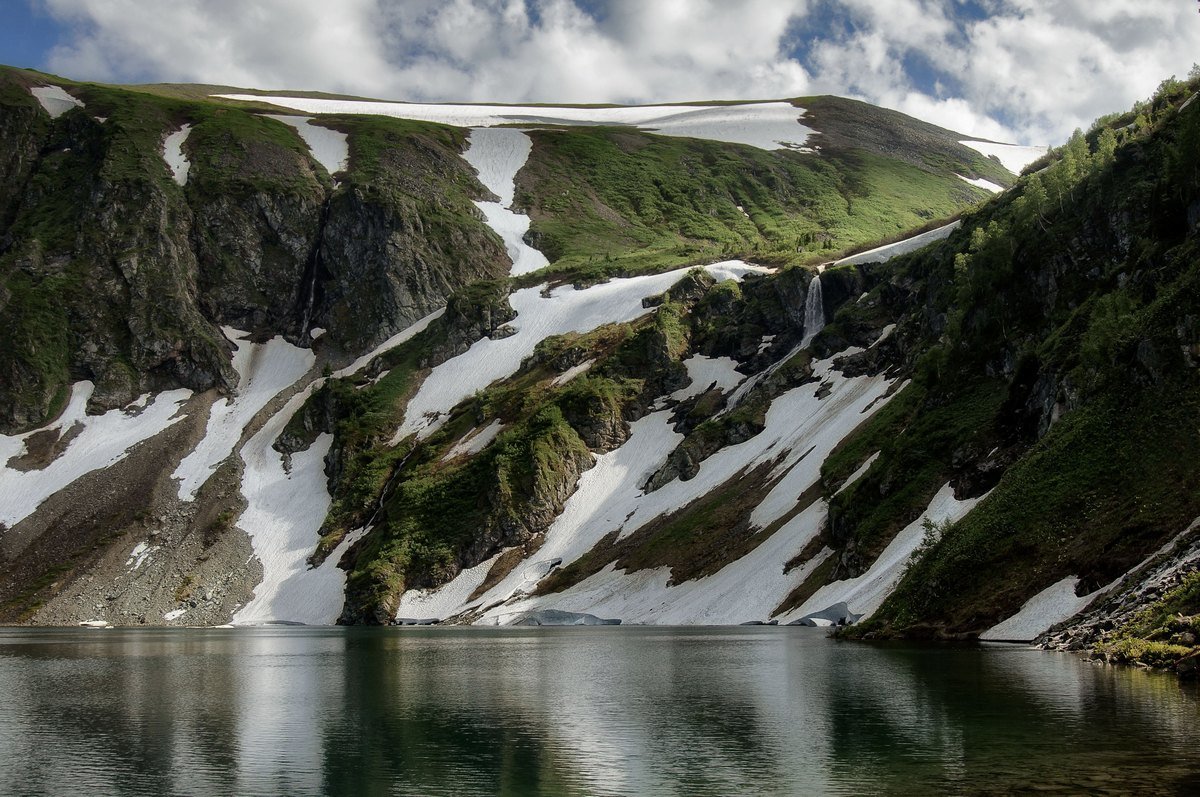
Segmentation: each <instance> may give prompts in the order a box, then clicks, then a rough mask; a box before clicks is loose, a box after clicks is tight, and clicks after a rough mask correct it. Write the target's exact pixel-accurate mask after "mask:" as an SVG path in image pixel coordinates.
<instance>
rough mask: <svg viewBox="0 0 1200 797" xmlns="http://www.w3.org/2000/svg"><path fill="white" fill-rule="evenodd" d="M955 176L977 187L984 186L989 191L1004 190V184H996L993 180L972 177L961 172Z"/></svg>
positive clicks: (995, 192)
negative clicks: (964, 175)
mask: <svg viewBox="0 0 1200 797" xmlns="http://www.w3.org/2000/svg"><path fill="white" fill-rule="evenodd" d="M954 176H955V177H957V178H958V179H960V180H962V181H963V182H964V183H970V184H971V185H973V186H975V187H976V188H982V189H983V190H984V191H988V192H990V193H993V194H999V193H1000V192H1002V191H1003V190H1004V186H1002V185H996V184H995V183H993V182H992V181H991V180H985V179H983V178H982V177H976V178H973V179H972V178H970V177H963V176H962V175H961V174H955V175H954Z"/></svg>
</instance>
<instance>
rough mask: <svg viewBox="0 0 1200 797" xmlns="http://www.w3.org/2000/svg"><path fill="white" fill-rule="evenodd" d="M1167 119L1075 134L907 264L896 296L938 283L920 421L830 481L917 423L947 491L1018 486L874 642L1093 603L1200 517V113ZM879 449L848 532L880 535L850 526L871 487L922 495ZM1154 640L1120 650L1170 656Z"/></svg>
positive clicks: (905, 434) (906, 587) (910, 588)
mask: <svg viewBox="0 0 1200 797" xmlns="http://www.w3.org/2000/svg"><path fill="white" fill-rule="evenodd" d="M1196 82H1197V84H1198V85H1196V86H1193V87H1191V89H1190V90H1189V92H1182V91H1178V90H1176V89H1172V92H1173V94H1172V95H1171V96H1174V97H1176V98H1177V99H1180V98H1183V97H1185V96H1189V93H1190V91H1195V90H1196V89H1197V88H1200V80H1197V81H1196ZM1155 108H1156V109H1157V110H1155V111H1154V113H1153V114H1152V115H1151V117H1150V118H1149V119H1148V121H1147V124H1146V125H1144V126H1142V125H1136V126H1135V127H1133V128H1129V129H1126V130H1122V131H1117V132H1113V133H1112V134H1106V133H1105V131H1106V130H1111V128H1107V127H1101V128H1100V129H1099V130H1093V132H1092V133H1090V134H1089V135H1087V136H1085V135H1083V134H1078V135H1076V136H1075V137H1073V138H1072V140H1071V141H1070V142H1068V144H1067V145H1065V146H1064V147H1063V148H1061V149H1060V150H1058V151H1057V152H1055V153H1054V154H1053V155H1052V156H1051V157H1050V158H1048V159H1047V162H1046V163H1045V164H1043V166H1044V168H1043V170H1042V171H1041V172H1038V173H1035V174H1028V175H1026V176H1025V177H1023V178H1022V179H1021V180H1020V182H1019V183H1018V185H1017V187H1016V189H1015V190H1014V191H1012V192H1010V193H1009V194H1008V195H1006V196H1004V197H1002V198H1000V199H999V200H998V201H997V202H994V203H992V204H991V205H989V206H987V207H985V208H982V209H980V210H979V211H976V212H974V213H971V214H968V216H967V217H966V218H965V220H964V226H963V229H962V230H961V231H959V232H958V233H957V234H956V235H955V236H953V237H952V238H951V239H950V240H949V241H948V243H947V245H945V246H942V247H937V248H935V249H933V250H931V251H930V252H929V253H926V254H925V255H923V256H910V257H908V258H905V259H902V260H898V261H896V262H895V265H894V268H893V275H892V277H891V283H892V285H896V284H898V283H900V282H902V281H904V280H917V281H920V286H923V287H920V286H919V287H917V288H916V290H915V291H914V293H915V295H917V296H923V294H922V293H921V291H922V290H926V289H927V290H929V294H927V296H928V297H930V299H929V304H928V305H926V306H925V307H924V308H923V309H922V310H920V311H918V314H917V315H916V316H915V317H914V318H913V319H911V320H910V321H909V323H910V324H912V325H913V326H912V327H911V329H910V331H918V332H920V333H921V334H924V335H925V340H926V345H925V347H924V353H923V354H921V355H920V356H917V355H916V354H915V353H914V354H911V355H910V357H911V358H912V361H913V363H914V387H915V388H916V389H919V390H921V391H922V392H923V393H924V397H923V398H922V399H921V402H920V406H919V408H918V409H917V410H916V414H915V415H914V416H913V417H912V418H911V420H907V421H897V419H896V418H895V417H889V414H888V411H887V410H885V411H884V412H882V413H881V414H880V415H879V416H877V418H876V421H875V422H873V423H872V424H871V425H868V427H867V428H865V429H864V430H862V431H861V434H860V439H855V440H852V441H851V442H850V443H849V444H848V445H847V446H846V447H845V448H844V449H843V452H840V456H839V455H835V456H834V457H831V460H830V462H829V463H827V465H826V469H825V473H826V476H827V477H826V480H825V483H826V485H827V486H836V484H837V483H838V481H837V480H838V479H839V478H841V476H842V474H844V473H846V472H847V470H848V469H851V468H852V466H853V465H854V464H855V463H857V462H860V461H861V460H862V459H863V458H865V456H866V455H867V454H869V453H870V451H871V449H872V448H873V447H874V446H875V445H878V444H879V443H881V442H884V441H885V440H886V439H887V438H888V436H889V434H890V433H889V431H888V429H889V427H890V428H893V429H896V428H902V429H903V431H902V432H900V433H898V434H896V435H895V437H894V442H893V443H892V444H891V445H892V449H893V450H892V452H891V454H890V457H891V458H892V459H893V460H894V459H895V458H896V456H897V455H901V456H904V457H907V458H908V459H909V460H910V461H913V462H919V461H921V459H920V457H921V456H924V455H932V456H931V458H930V459H929V460H927V462H928V465H929V467H930V469H931V470H940V473H938V474H937V478H939V479H944V478H946V477H948V476H953V477H954V479H955V480H956V481H957V483H959V484H960V486H963V487H965V488H967V489H971V490H974V491H975V492H976V494H977V493H978V492H979V491H981V490H983V489H986V488H987V487H988V486H990V484H991V483H995V482H996V477H997V476H999V472H1000V471H1001V470H1003V476H1002V477H1000V478H999V479H998V483H996V486H995V488H994V490H993V491H992V492H991V493H990V495H989V496H988V497H987V499H986V500H984V501H983V502H982V503H981V504H980V505H979V506H978V507H977V508H976V509H975V510H974V511H973V512H972V513H971V514H970V515H968V516H967V517H966V518H964V519H963V520H962V521H960V522H958V523H956V524H954V526H953V527H952V528H950V529H948V530H947V531H946V533H945V534H943V535H942V536H941V538H940V540H938V541H937V542H936V543H935V544H934V545H932V547H931V548H930V550H929V551H928V552H927V555H925V556H923V557H922V558H921V559H920V560H919V561H917V562H915V563H914V564H913V565H912V567H911V568H910V570H909V571H908V573H907V574H906V576H905V578H904V580H903V581H902V583H901V585H900V586H899V588H898V589H897V590H896V592H895V593H894V594H893V595H892V597H891V598H889V600H888V601H887V602H886V603H885V604H884V606H883V607H882V608H881V609H880V610H879V612H877V613H876V614H875V616H873V617H872V618H871V620H870V622H869V623H867V624H866V625H865V626H864V627H863V628H861V629H859V630H858V633H865V632H870V631H874V632H877V633H898V632H902V633H941V634H945V633H949V634H969V633H973V632H978V631H979V630H982V629H983V628H986V627H988V626H989V625H991V624H993V623H995V622H998V621H999V620H1001V619H1003V618H1004V617H1007V616H1009V615H1011V614H1012V613H1013V612H1015V611H1016V610H1017V609H1018V608H1019V607H1020V605H1021V604H1022V603H1023V602H1024V600H1025V599H1026V598H1028V597H1029V596H1030V595H1031V594H1033V593H1034V592H1036V591H1037V590H1040V589H1042V588H1044V587H1046V586H1049V585H1050V584H1052V583H1054V582H1056V581H1058V580H1060V579H1062V578H1063V577H1065V576H1068V575H1076V576H1079V577H1080V578H1081V580H1082V582H1083V583H1082V585H1081V589H1083V590H1089V589H1094V588H1096V587H1098V586H1101V585H1103V584H1106V583H1108V582H1109V581H1111V580H1112V579H1113V578H1114V577H1116V576H1118V575H1120V574H1121V573H1124V572H1125V571H1126V570H1127V569H1128V568H1129V567H1131V566H1132V565H1133V564H1135V563H1136V562H1138V561H1140V560H1141V558H1143V557H1144V556H1145V555H1146V554H1147V553H1148V552H1150V551H1152V550H1154V549H1155V548H1156V547H1157V546H1159V545H1161V544H1162V543H1163V541H1164V540H1166V539H1169V538H1170V536H1172V535H1173V534H1175V533H1177V532H1179V531H1180V530H1181V529H1182V528H1184V527H1186V526H1187V524H1188V523H1189V522H1191V520H1193V519H1194V518H1195V517H1197V516H1198V515H1200V498H1197V496H1198V495H1200V492H1198V489H1197V488H1200V429H1198V428H1197V426H1196V424H1195V422H1194V418H1195V417H1196V413H1197V411H1200V375H1198V373H1197V368H1196V363H1197V358H1196V356H1195V353H1196V351H1197V343H1200V335H1198V333H1200V330H1197V329H1196V324H1195V323H1194V322H1193V321H1189V319H1193V318H1195V317H1196V314H1197V313H1198V312H1200V304H1198V301H1200V299H1198V297H1200V269H1197V267H1196V263H1197V262H1200V258H1198V257H1197V254H1198V251H1197V243H1196V240H1195V236H1194V235H1191V236H1189V235H1188V229H1189V227H1188V222H1187V219H1188V212H1189V211H1188V208H1189V207H1194V206H1195V203H1196V202H1197V200H1198V199H1200V151H1198V150H1197V149H1196V143H1197V141H1198V138H1200V107H1198V106H1196V105H1195V104H1193V105H1192V106H1191V107H1189V108H1188V109H1186V110H1185V111H1183V112H1180V111H1179V110H1178V107H1177V106H1172V105H1170V104H1169V103H1168V104H1164V105H1161V106H1158V105H1156V106H1155ZM1114 142H1115V143H1114ZM942 319H944V321H942ZM989 374H990V375H993V376H988V377H987V378H984V377H985V375H989ZM1000 375H1002V377H1003V378H1002V380H998V379H997V378H996V376H1000ZM913 389H914V388H912V387H910V388H909V390H913ZM906 392H907V391H906ZM956 408H958V409H956ZM946 413H951V415H950V416H949V417H947V415H946ZM955 418H958V419H959V421H961V422H957V421H956V420H955ZM939 419H940V420H939ZM867 437H873V438H874V439H873V440H871V441H870V442H868V441H867ZM939 438H942V439H943V440H944V441H945V445H942V446H938V445H936V443H935V442H934V441H936V440H937V439H939ZM955 438H956V439H957V442H955ZM880 447H881V448H882V449H883V450H884V452H885V453H884V455H883V456H881V459H880V462H878V463H876V465H875V466H873V467H872V468H871V471H870V473H869V474H868V475H867V476H865V477H864V478H863V479H862V480H860V481H859V482H858V483H856V485H855V486H854V487H853V488H852V489H851V490H848V491H846V493H843V494H842V495H840V496H838V498H837V499H835V500H834V508H833V511H832V516H833V518H834V528H833V531H834V534H835V537H836V536H839V534H840V536H842V537H843V539H847V540H848V539H855V540H858V539H861V538H862V536H863V535H862V534H861V532H860V531H859V529H860V524H861V521H859V522H854V523H849V524H848V525H849V527H850V529H849V530H847V529H846V528H845V527H844V526H843V525H842V521H843V520H844V519H846V517H843V516H842V515H841V512H842V511H846V512H856V513H857V515H859V516H861V515H863V514H871V513H872V512H873V508H872V507H871V506H870V504H869V502H865V501H861V500H860V501H856V500H855V496H856V495H857V496H864V495H872V494H874V493H873V491H874V490H875V489H876V488H877V485H878V484H879V483H881V482H886V483H891V484H895V483H896V482H897V481H898V480H899V481H902V482H904V483H906V484H907V483H912V482H913V481H914V476H913V475H912V473H911V472H907V471H906V472H901V473H897V474H888V465H887V462H888V458H889V451H888V444H887V443H884V445H881V446H880ZM989 450H991V451H992V452H993V453H992V454H988V453H987V452H988V451H989ZM914 457H915V459H914ZM1005 468H1006V469H1005ZM885 474H886V475H885ZM985 476H986V477H987V478H984V477H985ZM930 478H931V479H932V478H933V477H932V476H931V477H930ZM915 481H917V482H919V481H921V479H920V478H916V479H915ZM908 489H912V488H908ZM926 489H928V488H926ZM887 500H888V499H887V498H885V499H884V501H887ZM839 501H840V503H841V506H840V507H839ZM918 503H919V502H918ZM846 504H851V505H853V506H851V507H846V506H845V505H846ZM853 517H854V515H848V518H850V519H853ZM868 528H869V525H868ZM868 536H869V535H868ZM1150 641H1151V642H1153V643H1155V644H1154V645H1150V646H1149V647H1146V646H1143V645H1142V643H1141V642H1136V643H1134V642H1129V643H1122V644H1125V645H1126V647H1127V648H1128V650H1127V651H1126V653H1127V654H1128V655H1129V656H1135V654H1136V656H1141V657H1143V658H1153V657H1154V656H1157V655H1159V654H1162V653H1163V651H1162V650H1161V649H1160V648H1159V647H1158V646H1157V644H1158V641H1157V640H1150ZM1134 648H1137V650H1136V651H1135V650H1134Z"/></svg>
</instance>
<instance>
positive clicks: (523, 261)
mask: <svg viewBox="0 0 1200 797" xmlns="http://www.w3.org/2000/svg"><path fill="white" fill-rule="evenodd" d="M532 149H533V142H532V141H530V140H529V136H527V135H525V134H524V133H522V132H521V131H520V130H514V129H512V128H507V127H497V128H477V129H475V130H472V131H471V138H470V146H468V147H467V151H466V152H464V153H463V158H464V159H465V160H466V161H467V163H469V164H471V165H472V166H474V167H475V170H476V171H478V172H479V182H481V183H483V185H484V186H485V187H487V189H488V190H489V191H491V192H492V193H493V194H495V195H496V196H498V197H500V201H499V202H476V203H475V206H476V207H478V208H479V209H480V210H481V211H483V217H484V219H485V220H486V222H487V225H488V226H489V227H491V228H492V229H493V230H494V231H495V232H496V234H497V235H499V236H500V240H502V241H504V248H505V249H506V250H507V251H508V256H509V258H510V259H511V260H512V263H513V265H512V273H513V274H528V273H529V272H530V271H537V270H538V269H539V268H543V267H545V266H547V265H549V264H550V261H549V260H547V259H546V256H545V255H543V254H542V253H541V252H539V251H538V250H536V249H534V248H533V247H532V246H530V245H529V244H527V243H525V233H527V232H529V217H528V216H526V215H525V214H523V213H514V212H513V211H511V210H509V206H511V205H512V203H513V194H514V193H515V192H516V184H515V182H514V181H515V180H516V177H517V172H519V171H520V170H521V167H522V166H524V165H525V161H526V160H528V159H529V153H530V151H531V150H532Z"/></svg>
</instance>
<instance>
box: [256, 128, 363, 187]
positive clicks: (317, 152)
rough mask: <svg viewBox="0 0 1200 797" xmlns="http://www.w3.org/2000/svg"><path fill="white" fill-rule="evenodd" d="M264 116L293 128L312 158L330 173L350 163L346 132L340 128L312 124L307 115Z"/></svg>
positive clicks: (343, 168)
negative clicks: (334, 128)
mask: <svg viewBox="0 0 1200 797" xmlns="http://www.w3.org/2000/svg"><path fill="white" fill-rule="evenodd" d="M264 116H266V117H268V118H270V119H274V120H276V121H278V122H283V123H284V124H285V125H290V126H291V127H293V128H295V130H296V132H297V133H299V134H300V138H302V139H304V143H305V144H307V145H308V151H309V152H311V153H312V156H313V160H315V161H316V162H317V163H319V164H321V165H322V166H324V167H325V171H327V172H329V173H330V174H331V175H333V174H337V173H338V172H344V171H346V169H347V168H348V164H349V163H350V145H349V144H347V143H346V134H345V133H343V132H341V131H340V130H332V129H330V128H328V127H322V126H320V125H314V124H313V123H312V119H311V118H310V117H308V116H284V115H283V114H264Z"/></svg>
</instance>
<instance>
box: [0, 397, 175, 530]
mask: <svg viewBox="0 0 1200 797" xmlns="http://www.w3.org/2000/svg"><path fill="white" fill-rule="evenodd" d="M94 388H95V386H94V385H93V384H92V383H91V382H77V383H76V384H75V385H74V386H73V387H72V389H71V399H70V401H69V402H68V403H67V407H66V409H65V410H63V413H62V415H61V416H60V417H59V418H58V420H56V421H53V422H52V423H49V424H47V425H46V426H44V427H42V429H36V430H34V431H32V432H26V433H24V434H20V435H13V436H8V435H0V496H3V500H2V501H0V523H3V524H5V525H6V526H8V527H9V528H12V527H13V526H15V525H16V524H17V523H19V522H21V521H22V520H24V519H25V518H27V517H29V516H30V515H32V514H33V513H34V511H35V510H37V508H38V506H40V505H41V503H42V502H43V501H45V500H46V499H47V498H49V497H50V496H52V495H54V494H55V493H56V492H58V491H59V490H61V489H62V488H64V487H66V486H67V485H69V484H71V483H72V482H74V481H75V480H76V479H78V478H80V477H81V476H83V475H85V474H87V473H90V472H92V471H94V470H101V469H103V468H107V467H109V466H110V465H112V464H114V463H116V462H119V461H121V460H122V459H124V458H125V457H126V455H127V454H128V453H129V449H130V448H132V447H133V446H134V445H136V444H138V443H140V442H142V441H143V440H148V439H150V438H151V437H154V436H155V435H157V434H158V433H159V432H161V431H163V430H164V429H166V428H167V427H168V426H170V425H172V424H173V423H175V422H176V421H179V420H182V418H183V417H185V416H183V415H177V413H178V412H179V407H180V405H181V404H183V403H184V402H185V401H187V400H188V398H190V397H191V395H192V392H191V391H190V390H171V391H167V392H164V393H160V394H158V395H157V396H155V397H154V398H153V400H152V401H151V402H150V403H149V404H148V405H145V406H144V408H142V409H141V410H140V412H139V413H138V414H136V415H135V414H127V413H126V412H125V411H123V410H120V409H115V410H109V411H108V412H106V413H104V414H103V415H87V414H86V409H87V403H88V399H89V398H91V395H92V391H93V389H94ZM147 400H149V396H143V397H142V398H141V399H140V401H141V402H142V403H143V404H144V403H145V402H146V401H147ZM76 425H78V426H79V427H81V430H80V431H79V432H78V434H76V435H75V436H74V438H73V439H72V440H71V441H70V442H69V443H68V444H67V447H66V450H65V451H63V452H62V453H61V454H60V455H59V456H58V458H57V459H55V460H54V461H53V462H51V463H50V464H49V465H47V466H46V467H45V468H43V469H42V470H31V471H18V470H14V469H12V468H9V467H8V466H7V463H8V461H9V460H10V459H11V458H12V457H19V456H21V455H23V454H24V453H25V450H26V449H25V441H26V440H27V439H28V438H29V437H30V436H31V435H33V434H36V433H37V432H39V431H44V430H46V429H58V430H60V433H61V434H63V435H65V434H67V433H68V432H69V431H70V430H71V429H72V427H74V426H76Z"/></svg>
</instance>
